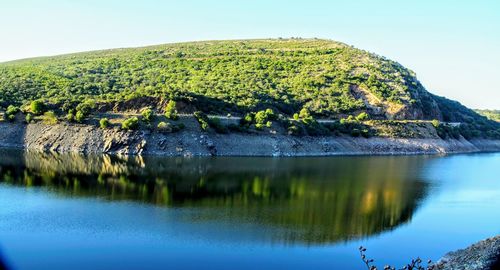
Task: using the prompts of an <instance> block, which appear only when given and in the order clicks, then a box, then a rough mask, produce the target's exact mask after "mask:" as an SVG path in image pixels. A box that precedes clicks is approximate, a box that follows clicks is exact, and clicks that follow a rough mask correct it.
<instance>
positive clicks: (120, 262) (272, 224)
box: [0, 150, 500, 269]
mask: <svg viewBox="0 0 500 270" xmlns="http://www.w3.org/2000/svg"><path fill="white" fill-rule="evenodd" d="M498 209H500V153H485V154H467V155H451V156H377V157H321V158H312V157H311V158H243V157H218V158H158V157H128V158H126V157H121V158H120V157H114V156H107V155H102V156H86V157H85V156H81V155H77V154H66V155H58V154H47V153H32V152H28V153H22V152H19V151H10V150H0V254H1V258H2V260H3V262H4V263H5V264H6V265H7V266H8V267H10V268H12V269H33V268H37V269H364V266H363V263H362V261H361V259H360V256H359V252H358V247H359V246H360V245H363V246H365V247H366V248H367V249H368V251H367V253H368V256H369V257H370V258H374V259H375V261H376V262H377V265H379V266H383V265H384V264H388V263H390V264H393V265H395V266H402V265H403V264H404V263H405V262H407V261H409V260H410V259H411V258H412V257H417V256H420V257H421V258H423V259H425V260H427V259H432V260H437V259H439V258H440V257H441V256H442V255H444V254H445V253H447V252H448V251H452V250H456V249H459V248H463V247H466V246H468V245H470V244H472V243H474V242H477V241H479V240H482V239H484V238H487V237H490V236H494V235H498V234H500V214H499V212H498Z"/></svg>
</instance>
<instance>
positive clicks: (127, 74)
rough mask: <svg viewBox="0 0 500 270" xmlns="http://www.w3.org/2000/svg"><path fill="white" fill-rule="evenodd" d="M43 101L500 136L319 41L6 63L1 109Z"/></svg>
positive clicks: (474, 117)
mask: <svg viewBox="0 0 500 270" xmlns="http://www.w3.org/2000/svg"><path fill="white" fill-rule="evenodd" d="M35 100H36V101H39V102H38V103H40V105H43V107H44V108H45V109H44V111H45V110H51V111H54V113H55V115H56V116H65V115H67V114H68V113H69V114H71V115H73V116H76V115H75V114H76V113H77V111H81V115H80V116H82V115H84V117H88V116H89V115H90V114H91V113H93V112H96V111H97V112H101V113H104V112H111V111H113V112H127V111H137V112H139V111H140V110H141V109H144V108H146V107H150V108H151V109H152V110H153V112H154V113H164V111H165V105H166V104H167V103H168V101H169V100H175V101H176V102H177V103H176V104H174V106H175V109H176V110H178V111H179V112H180V113H193V112H195V111H202V112H204V113H207V114H215V115H226V114H228V113H230V114H232V115H236V116H244V115H245V114H248V113H252V112H253V113H256V112H258V111H261V110H266V109H272V111H273V112H274V113H275V114H276V115H282V119H286V118H287V117H290V118H291V117H292V116H293V115H294V114H298V113H299V112H301V111H302V112H303V113H301V114H300V118H301V119H302V118H310V117H314V118H321V119H342V118H346V119H347V118H348V117H349V116H353V117H355V116H358V115H360V114H362V113H363V112H365V113H366V114H367V116H366V117H362V118H365V119H373V120H432V119H437V120H440V121H444V122H461V123H467V124H468V125H470V127H469V128H467V130H474V131H475V133H473V134H469V136H472V135H475V136H490V137H491V136H497V135H499V134H500V132H498V131H497V129H498V128H499V125H498V124H497V123H495V122H493V121H489V120H487V119H486V118H485V117H482V116H480V115H479V114H477V113H476V112H474V111H472V110H470V109H468V108H466V107H464V106H462V105H460V104H459V103H458V102H455V101H451V100H448V99H446V98H443V97H438V96H435V95H433V94H431V93H429V92H427V91H426V90H425V88H424V87H423V86H422V85H421V84H420V82H419V81H418V80H417V78H416V75H415V74H414V73H413V72H412V71H410V70H408V69H406V68H404V67H403V66H401V65H400V64H398V63H396V62H394V61H391V60H388V59H386V58H384V57H380V56H378V55H375V54H372V53H369V52H366V51H363V50H359V49H356V48H353V47H351V46H348V45H345V44H342V43H338V42H334V41H329V40H316V39H290V40H282V39H276V40H236V41H206V42H192V43H178V44H166V45H158V46H152V47H144V48H133V49H115V50H106V51H96V52H87V53H78V54H70V55H62V56H56V57H45V58H36V59H26V60H20V61H14V62H8V63H2V64H0V106H1V107H3V108H4V110H8V108H7V107H8V106H9V105H12V106H18V107H21V108H22V109H23V110H24V111H25V112H29V111H30V109H29V105H30V104H31V103H32V102H33V101H35ZM40 107H41V106H40ZM32 110H33V106H32ZM304 112H305V113H304ZM32 113H35V114H36V113H38V114H39V113H41V111H40V112H33V111H32ZM80 118H83V117H80ZM296 118H297V117H296ZM69 119H70V120H72V117H71V116H70V117H69ZM80 120H81V119H80ZM250 122H251V121H250Z"/></svg>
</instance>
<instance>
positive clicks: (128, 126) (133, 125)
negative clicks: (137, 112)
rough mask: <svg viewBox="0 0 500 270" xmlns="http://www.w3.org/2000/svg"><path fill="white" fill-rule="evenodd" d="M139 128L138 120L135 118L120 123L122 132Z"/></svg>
mask: <svg viewBox="0 0 500 270" xmlns="http://www.w3.org/2000/svg"><path fill="white" fill-rule="evenodd" d="M138 127H139V118H137V117H136V116H134V117H130V118H127V119H125V121H123V123H122V129H124V130H134V129H137V128H138Z"/></svg>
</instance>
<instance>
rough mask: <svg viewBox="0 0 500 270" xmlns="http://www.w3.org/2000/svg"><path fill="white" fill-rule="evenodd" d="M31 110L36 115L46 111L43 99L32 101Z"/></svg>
mask: <svg viewBox="0 0 500 270" xmlns="http://www.w3.org/2000/svg"><path fill="white" fill-rule="evenodd" d="M30 111H31V112H32V113H33V114H35V115H41V114H43V113H44V112H45V104H44V103H43V102H42V101H41V100H35V101H32V102H31V104H30Z"/></svg>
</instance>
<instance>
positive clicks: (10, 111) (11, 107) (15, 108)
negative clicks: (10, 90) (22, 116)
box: [5, 105, 19, 115]
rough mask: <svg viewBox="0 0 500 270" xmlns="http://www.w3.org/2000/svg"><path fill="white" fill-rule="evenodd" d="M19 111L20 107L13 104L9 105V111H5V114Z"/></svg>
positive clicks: (13, 113)
mask: <svg viewBox="0 0 500 270" xmlns="http://www.w3.org/2000/svg"><path fill="white" fill-rule="evenodd" d="M18 112H19V108H18V107H16V106H13V105H9V107H7V111H6V112H5V114H7V115H15V114H17V113H18Z"/></svg>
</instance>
